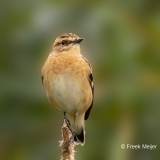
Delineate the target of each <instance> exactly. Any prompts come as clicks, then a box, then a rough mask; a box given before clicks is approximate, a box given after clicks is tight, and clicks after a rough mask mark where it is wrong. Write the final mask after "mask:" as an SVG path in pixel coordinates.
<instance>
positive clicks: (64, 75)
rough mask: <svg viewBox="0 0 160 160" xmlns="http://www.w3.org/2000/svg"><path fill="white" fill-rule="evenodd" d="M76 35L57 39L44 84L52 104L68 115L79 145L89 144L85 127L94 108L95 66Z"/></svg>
mask: <svg viewBox="0 0 160 160" xmlns="http://www.w3.org/2000/svg"><path fill="white" fill-rule="evenodd" d="M82 40H83V38H79V37H78V36H77V35H75V34H73V33H64V34H62V35H61V36H59V37H57V38H56V40H55V42H54V44H53V46H52V50H51V52H50V54H49V56H48V58H47V60H46V62H45V63H44V65H43V68H42V83H43V84H44V86H45V88H46V93H47V97H48V99H49V101H50V103H51V104H52V105H53V106H54V107H55V108H56V109H57V110H59V111H61V112H64V116H65V118H66V119H67V121H68V125H69V126H68V127H69V128H70V130H71V131H72V133H73V135H74V141H75V142H76V143H78V144H81V145H84V143H85V124H84V120H87V119H88V117H89V114H90V111H91V109H92V105H93V94H94V86H93V75H92V67H91V65H90V63H89V62H88V60H87V59H86V58H84V57H83V56H82V54H81V51H80V43H81V42H82Z"/></svg>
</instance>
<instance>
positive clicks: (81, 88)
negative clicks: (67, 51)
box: [45, 57, 92, 113]
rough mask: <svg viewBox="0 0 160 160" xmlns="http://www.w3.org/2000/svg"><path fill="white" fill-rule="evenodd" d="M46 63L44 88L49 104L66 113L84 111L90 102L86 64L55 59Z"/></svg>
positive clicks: (66, 58) (76, 60)
mask: <svg viewBox="0 0 160 160" xmlns="http://www.w3.org/2000/svg"><path fill="white" fill-rule="evenodd" d="M48 63H49V64H50V65H48V66H47V64H46V68H47V67H48V68H47V69H46V71H45V73H46V76H45V86H46V92H47V96H48V98H49V100H50V102H51V104H52V105H53V106H54V107H56V108H57V109H58V110H60V111H63V112H67V113H73V112H78V113H81V112H84V111H86V110H87V108H88V107H89V106H90V104H91V100H92V92H91V88H90V84H89V82H88V79H87V76H88V74H87V73H88V69H89V67H88V66H87V65H86V62H84V61H82V60H81V59H80V58H74V57H73V58H72V57H64V58H63V57H57V58H53V59H50V62H48ZM83 63H84V64H83Z"/></svg>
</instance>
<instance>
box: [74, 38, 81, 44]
mask: <svg viewBox="0 0 160 160" xmlns="http://www.w3.org/2000/svg"><path fill="white" fill-rule="evenodd" d="M83 40H84V38H77V39H75V40H74V42H73V43H74V44H77V43H80V42H82V41H83Z"/></svg>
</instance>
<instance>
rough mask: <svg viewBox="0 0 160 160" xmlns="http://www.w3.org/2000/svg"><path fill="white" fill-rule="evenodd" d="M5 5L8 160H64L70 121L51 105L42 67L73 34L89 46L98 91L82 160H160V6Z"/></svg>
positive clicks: (37, 1)
mask: <svg viewBox="0 0 160 160" xmlns="http://www.w3.org/2000/svg"><path fill="white" fill-rule="evenodd" d="M0 3H1V4H0V42H1V43H0V160H57V159H60V155H61V148H60V147H59V142H58V141H60V140H61V130H60V129H61V123H62V119H63V114H61V113H59V112H57V111H55V109H54V108H53V107H52V106H51V105H50V103H49V101H48V99H47V97H46V94H45V89H44V86H43V85H42V83H41V67H42V65H43V64H44V62H45V60H46V58H47V56H48V54H49V52H50V50H51V46H52V43H53V41H54V40H55V38H56V37H57V36H59V35H61V34H62V33H65V32H73V33H75V34H77V35H79V36H80V37H84V38H85V41H83V42H82V44H81V50H82V52H83V53H84V56H85V57H86V58H87V59H88V60H89V61H90V62H91V64H92V66H93V74H94V84H95V100H94V106H93V109H92V111H91V115H90V117H89V120H88V121H86V144H85V145H84V146H83V147H81V146H76V148H75V149H76V151H77V152H76V160H82V159H83V160H97V159H98V160H135V159H136V160H142V159H145V160H155V159H160V1H158V0H157V1H156V0H154V1H152V0H134V1H133V0H130V1H129V0H119V1H115V0H113V1H111V0H110V1H91V0H90V1H84V0H81V1H73V0H66V1H65V0H63V1H62V0H60V1H51V0H45V1H44V0H34V1H33V0H32V1H31V0H28V1H26V0H14V1H9V0H6V1H3V2H2V1H1V2H0ZM121 144H140V145H141V144H154V145H158V146H157V149H155V150H149V149H148V150H147V149H138V150H136V149H135V150H134V149H121V147H120V146H121Z"/></svg>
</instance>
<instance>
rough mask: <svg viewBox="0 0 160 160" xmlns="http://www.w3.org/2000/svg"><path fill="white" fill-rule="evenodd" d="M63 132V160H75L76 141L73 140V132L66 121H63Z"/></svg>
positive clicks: (61, 144)
mask: <svg viewBox="0 0 160 160" xmlns="http://www.w3.org/2000/svg"><path fill="white" fill-rule="evenodd" d="M61 131H62V141H61V142H60V146H61V147H62V156H61V160H75V159H74V156H75V154H74V153H75V151H74V146H75V145H74V140H71V139H72V132H71V131H70V129H69V128H68V126H67V123H66V120H65V119H64V120H63V125H62V128H61Z"/></svg>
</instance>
